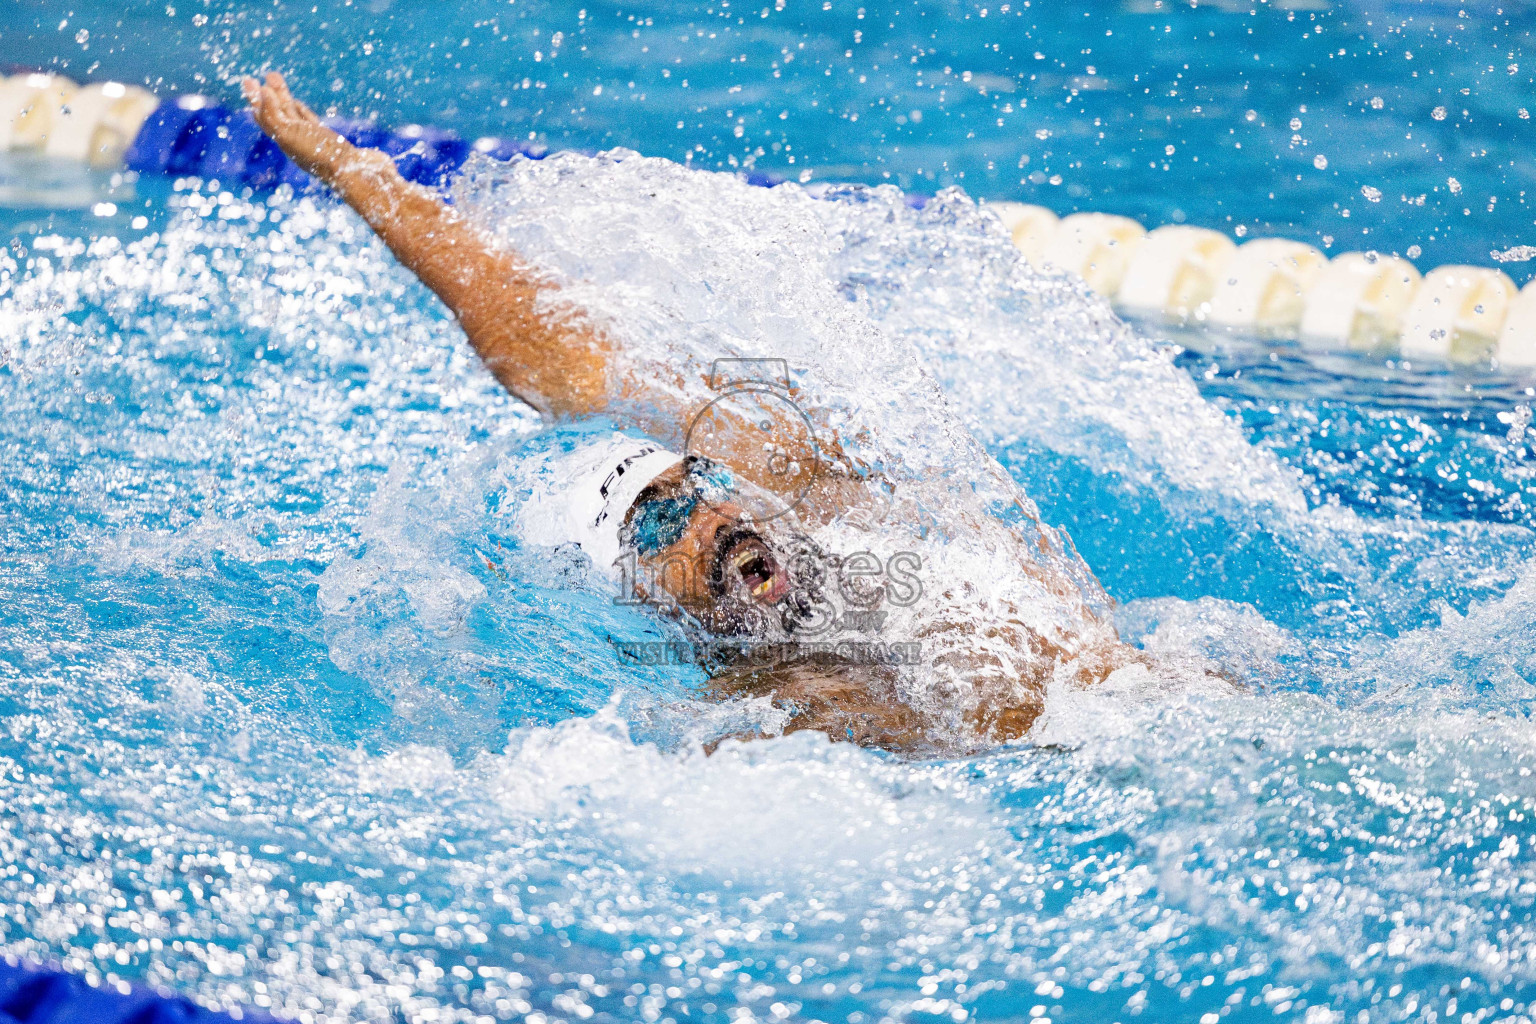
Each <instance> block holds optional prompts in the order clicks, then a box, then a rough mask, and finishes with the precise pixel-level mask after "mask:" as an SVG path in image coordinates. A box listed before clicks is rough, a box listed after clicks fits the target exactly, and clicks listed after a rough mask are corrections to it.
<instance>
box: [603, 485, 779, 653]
mask: <svg viewBox="0 0 1536 1024" xmlns="http://www.w3.org/2000/svg"><path fill="white" fill-rule="evenodd" d="M738 486H739V485H738V484H737V482H736V481H735V480H734V478H733V477H732V475H731V474H730V472H729V471H728V470H726V469H725V468H724V467H722V466H719V465H718V464H716V463H712V462H710V461H708V460H705V459H695V458H690V459H686V460H684V461H683V462H682V463H680V464H679V465H677V466H674V467H673V468H672V469H670V470H668V471H667V472H666V473H663V474H662V475H661V476H660V477H658V478H657V479H656V480H655V481H653V482H652V483H651V484H650V486H648V487H647V488H646V489H645V490H644V491H643V492H641V494H640V496H639V497H638V498H636V499H635V503H634V505H633V506H632V507H631V509H630V511H629V514H628V516H627V517H626V518H625V523H624V529H623V533H622V538H623V540H624V542H625V543H626V544H628V545H630V546H632V547H634V549H635V551H636V553H637V554H638V556H639V564H640V567H641V569H642V572H641V573H639V579H638V580H637V585H638V586H640V587H641V589H642V593H643V596H647V597H650V598H653V599H654V598H661V597H662V594H665V595H666V597H667V598H670V600H671V601H674V602H676V603H677V604H679V605H682V606H683V607H685V608H687V609H688V610H689V611H690V612H691V613H692V614H694V615H695V616H697V617H698V618H699V619H700V620H701V621H703V622H704V624H705V625H706V626H708V627H709V628H711V629H713V630H715V631H716V632H723V633H760V632H763V628H762V627H763V623H764V622H765V621H770V622H771V621H777V623H778V624H779V625H780V626H782V627H783V628H785V629H787V630H793V628H794V624H795V622H796V621H798V619H799V618H801V617H803V615H804V612H803V610H802V606H803V605H804V604H805V603H806V600H807V596H806V594H805V590H806V587H805V584H804V582H803V581H797V580H796V573H795V572H794V570H795V568H796V567H795V566H794V565H792V564H791V563H792V561H793V560H794V559H795V558H796V557H797V554H799V552H796V551H793V550H785V549H784V548H785V545H783V544H782V543H779V542H778V540H779V538H778V537H777V536H776V535H778V534H782V533H784V532H785V531H784V530H783V529H782V526H780V525H779V524H775V525H776V526H777V527H779V528H776V529H773V530H772V531H770V530H767V529H764V528H763V527H762V526H759V525H754V524H753V523H752V522H751V520H750V517H749V516H748V515H747V514H746V512H745V511H744V510H743V508H742V507H741V505H739V504H738V503H737V502H736V501H735V500H733V496H734V495H735V494H736V492H737V488H738ZM653 589H654V590H660V591H661V592H662V593H654V592H649V593H648V592H647V591H651V590H653Z"/></svg>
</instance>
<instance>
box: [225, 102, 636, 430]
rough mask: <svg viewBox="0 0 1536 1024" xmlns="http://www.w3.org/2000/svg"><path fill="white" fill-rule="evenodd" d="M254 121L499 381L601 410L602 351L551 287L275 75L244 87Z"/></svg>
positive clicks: (554, 405) (553, 401) (540, 398)
mask: <svg viewBox="0 0 1536 1024" xmlns="http://www.w3.org/2000/svg"><path fill="white" fill-rule="evenodd" d="M244 90H245V95H246V97H247V98H248V99H249V100H250V102H251V111H252V114H253V115H254V116H255V118H256V121H257V123H258V124H260V125H261V127H262V129H263V130H264V131H266V132H267V134H268V135H270V136H271V137H272V139H273V141H275V142H276V143H277V144H278V145H279V146H281V147H282V149H283V152H285V153H287V154H288V156H289V157H290V158H291V159H292V160H293V161H294V162H295V163H297V164H298V165H299V166H300V167H302V168H304V169H305V170H306V171H308V172H309V173H310V174H312V175H314V176H315V177H317V178H319V179H320V180H321V181H324V182H325V183H326V184H327V185H329V186H330V187H331V188H332V189H334V190H335V191H336V193H337V194H338V195H339V196H340V197H341V198H342V199H344V200H345V201H346V202H347V204H348V205H349V206H351V207H352V208H353V209H354V210H356V211H357V212H358V213H359V214H360V215H361V216H362V217H363V219H364V220H366V221H367V222H368V225H369V226H370V227H372V228H373V230H374V231H375V232H377V233H378V235H379V237H380V238H381V239H383V241H384V243H385V244H386V245H388V246H389V248H390V250H391V251H392V252H393V253H394V254H395V256H396V257H397V258H398V259H399V260H400V262H401V263H402V264H404V265H405V266H406V267H408V268H409V269H410V270H411V271H412V272H414V273H415V274H416V276H417V277H419V278H420V279H421V281H422V283H423V284H425V285H426V286H427V287H428V288H431V289H432V291H434V292H435V293H437V296H438V297H439V298H440V299H442V300H443V303H444V304H445V305H447V307H448V308H449V309H450V310H452V311H453V314H454V316H455V317H457V318H458V321H459V324H460V325H461V326H462V327H463V328H464V332H465V334H467V335H468V336H469V340H470V343H471V344H472V345H473V346H474V347H475V351H477V352H478V353H479V354H480V357H481V358H482V359H483V360H484V361H485V363H486V365H487V366H488V367H489V368H490V370H491V372H492V373H494V374H495V375H496V377H497V379H498V380H500V381H501V382H502V384H503V385H505V386H506V388H507V389H508V390H509V391H511V392H512V393H513V394H515V395H517V396H518V397H519V398H522V399H523V400H524V401H526V402H528V403H529V404H530V405H532V406H534V407H535V408H537V409H539V410H541V411H543V412H546V413H554V414H566V415H581V414H586V413H593V412H598V411H601V410H602V409H604V408H605V407H606V405H607V393H606V384H607V376H608V374H607V363H608V352H607V346H606V345H605V344H604V343H603V341H602V339H601V338H599V337H598V335H597V334H596V333H595V332H594V331H592V330H590V329H589V328H587V327H585V326H583V325H582V324H581V323H580V322H579V321H575V320H573V319H572V318H570V317H568V316H562V315H560V314H558V313H555V312H552V311H551V310H550V309H549V308H548V303H541V302H540V301H539V299H540V292H541V291H542V290H544V289H547V288H552V287H553V286H552V285H550V284H548V283H547V282H544V281H541V280H539V278H538V277H537V276H536V275H535V274H534V273H533V271H532V269H531V268H530V267H529V266H528V265H527V264H526V263H524V262H523V261H522V260H521V259H519V258H518V257H517V255H516V253H513V252H511V251H509V250H507V249H506V248H504V247H502V246H498V245H497V244H496V243H495V242H494V241H492V240H491V239H489V238H487V237H485V236H484V235H483V234H481V233H480V232H479V231H478V230H476V229H475V228H474V226H473V225H471V224H470V223H469V222H468V221H466V220H465V218H464V217H463V216H462V215H461V214H459V213H458V212H457V211H455V210H453V209H452V208H451V207H449V206H448V205H447V204H445V203H444V202H443V201H442V200H441V199H440V198H439V197H438V196H437V195H436V193H434V192H433V191H431V190H430V189H426V188H423V187H422V186H420V185H414V184H412V183H411V182H408V181H406V180H405V179H404V178H403V177H401V176H400V172H399V171H398V170H397V169H396V168H395V164H394V161H393V160H391V159H390V158H389V157H388V156H386V155H385V154H383V153H381V152H379V151H377V150H371V149H359V148H358V147H356V146H353V145H352V144H351V143H349V142H348V141H347V140H345V139H343V138H342V137H341V136H340V135H338V134H337V133H336V132H334V131H332V130H331V129H330V128H328V127H326V126H325V125H324V124H322V123H321V122H320V119H319V118H318V117H316V116H315V114H314V111H312V110H310V109H309V108H308V107H307V106H305V105H304V104H303V103H302V102H300V101H299V100H297V99H295V98H294V97H293V95H292V94H291V93H290V92H289V91H288V86H287V84H286V83H285V82H284V81H283V78H282V76H281V75H278V74H276V73H272V74H269V75H267V80H266V84H265V85H262V84H260V83H258V82H257V81H256V80H255V79H247V80H246V81H245V83H244Z"/></svg>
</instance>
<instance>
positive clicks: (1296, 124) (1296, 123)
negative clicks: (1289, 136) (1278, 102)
mask: <svg viewBox="0 0 1536 1024" xmlns="http://www.w3.org/2000/svg"><path fill="white" fill-rule="evenodd" d="M1300 130H1301V118H1299V117H1293V118H1291V131H1293V132H1296V131H1300Z"/></svg>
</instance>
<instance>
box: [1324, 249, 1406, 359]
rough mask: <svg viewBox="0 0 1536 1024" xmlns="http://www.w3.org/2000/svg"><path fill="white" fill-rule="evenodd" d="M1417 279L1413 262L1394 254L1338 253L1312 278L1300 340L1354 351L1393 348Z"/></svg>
mask: <svg viewBox="0 0 1536 1024" xmlns="http://www.w3.org/2000/svg"><path fill="white" fill-rule="evenodd" d="M1422 279H1423V278H1422V276H1421V275H1420V274H1419V271H1418V269H1417V268H1416V267H1415V266H1414V265H1413V264H1412V263H1409V262H1408V261H1407V260H1405V259H1400V258H1398V257H1396V256H1382V255H1379V254H1377V253H1364V252H1346V253H1340V254H1339V255H1338V256H1335V257H1334V258H1333V259H1332V260H1330V261H1329V262H1328V265H1327V266H1326V267H1324V268H1323V269H1322V270H1321V271H1320V272H1319V273H1318V275H1317V278H1316V279H1315V280H1314V281H1313V282H1312V290H1311V291H1310V292H1309V293H1308V295H1307V297H1306V310H1305V312H1303V313H1302V317H1301V340H1302V342H1303V344H1305V345H1307V346H1308V347H1310V348H1320V349H1348V350H1351V351H1355V352H1367V351H1382V350H1392V349H1395V348H1396V347H1397V342H1398V337H1399V335H1401V334H1402V330H1403V317H1404V316H1405V315H1406V314H1407V312H1408V307H1409V305H1410V304H1411V303H1412V302H1413V297H1414V294H1415V293H1416V292H1417V291H1418V289H1419V282H1420V281H1421V280H1422Z"/></svg>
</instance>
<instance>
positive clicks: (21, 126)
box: [0, 74, 78, 150]
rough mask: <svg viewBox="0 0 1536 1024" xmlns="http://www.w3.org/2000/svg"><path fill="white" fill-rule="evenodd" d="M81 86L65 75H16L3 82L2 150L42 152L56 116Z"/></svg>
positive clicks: (0, 99)
mask: <svg viewBox="0 0 1536 1024" xmlns="http://www.w3.org/2000/svg"><path fill="white" fill-rule="evenodd" d="M77 88H78V86H76V85H75V83H74V82H71V81H70V80H69V79H67V78H65V77H64V76H63V75H45V74H32V75H15V76H12V77H11V78H8V79H6V80H5V81H4V83H0V150H4V149H10V150H41V149H43V147H44V146H46V145H47V143H48V135H49V132H50V130H51V129H52V127H53V121H54V115H55V114H56V113H57V112H58V110H59V108H60V107H62V106H63V105H64V103H65V102H66V101H67V100H68V99H69V97H70V96H71V95H73V94H74V93H75V91H76V90H77Z"/></svg>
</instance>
